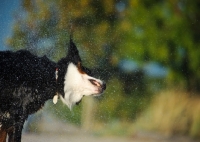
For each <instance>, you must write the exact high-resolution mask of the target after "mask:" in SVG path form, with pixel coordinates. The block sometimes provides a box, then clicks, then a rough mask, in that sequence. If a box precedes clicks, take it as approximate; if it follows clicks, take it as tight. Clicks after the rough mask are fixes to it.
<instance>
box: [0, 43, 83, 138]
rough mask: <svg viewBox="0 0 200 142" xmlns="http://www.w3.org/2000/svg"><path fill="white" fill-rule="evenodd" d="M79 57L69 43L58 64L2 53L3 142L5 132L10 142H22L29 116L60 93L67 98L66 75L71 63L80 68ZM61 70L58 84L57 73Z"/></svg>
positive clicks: (26, 54)
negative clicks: (65, 90)
mask: <svg viewBox="0 0 200 142" xmlns="http://www.w3.org/2000/svg"><path fill="white" fill-rule="evenodd" d="M80 61H81V59H80V56H79V54H78V50H77V49H76V46H75V45H74V43H73V42H72V40H70V48H69V50H68V55H67V57H65V58H63V59H61V60H60V61H59V62H58V63H54V62H52V61H50V60H49V59H48V58H47V57H46V56H44V57H37V56H35V55H33V54H31V53H30V52H29V51H25V50H20V51H17V52H11V51H1V52H0V126H1V125H2V126H1V127H0V141H3V142H4V140H3V139H5V138H3V137H5V136H3V132H5V131H6V133H8V136H9V142H20V141H21V132H22V128H23V124H24V122H25V120H26V119H27V117H28V115H29V114H32V113H34V112H36V111H38V110H39V109H40V108H41V107H42V106H43V105H44V103H45V101H47V100H48V99H52V98H53V96H54V95H55V94H56V92H58V93H59V94H61V95H63V96H64V90H63V88H64V75H65V73H66V70H67V66H68V64H69V62H73V63H75V64H77V63H78V62H80ZM56 68H58V69H59V70H58V79H57V81H56V78H55V71H56Z"/></svg>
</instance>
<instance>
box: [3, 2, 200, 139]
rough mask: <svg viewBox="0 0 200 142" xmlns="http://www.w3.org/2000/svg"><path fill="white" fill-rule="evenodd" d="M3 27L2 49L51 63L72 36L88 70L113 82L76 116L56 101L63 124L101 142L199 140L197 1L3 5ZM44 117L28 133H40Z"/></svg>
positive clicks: (52, 108) (199, 16)
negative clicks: (113, 140)
mask: <svg viewBox="0 0 200 142" xmlns="http://www.w3.org/2000/svg"><path fill="white" fill-rule="evenodd" d="M0 26H1V27H0V30H1V33H0V38H1V39H0V40H1V43H0V45H1V48H0V49H1V50H14V51H16V50H19V49H27V50H29V51H31V52H32V53H33V54H36V55H38V56H43V55H47V56H48V57H49V58H50V59H51V60H53V61H58V60H59V59H60V58H62V57H64V56H65V55H66V54H67V47H68V43H69V37H70V34H72V35H73V39H74V41H75V43H76V45H77V47H78V49H79V51H80V54H81V57H82V60H83V63H84V65H85V66H87V67H89V68H91V69H92V70H93V72H94V73H95V74H96V75H97V76H98V77H99V78H101V79H103V80H105V81H106V82H107V90H106V92H105V93H104V94H103V95H102V96H101V97H97V98H92V97H85V98H84V99H83V102H82V103H81V104H80V105H79V106H75V108H74V109H73V110H72V111H70V110H69V109H68V108H67V107H66V106H64V105H63V104H62V102H59V103H58V104H56V105H53V103H52V101H51V100H50V101H49V102H48V103H47V104H46V106H45V109H44V110H45V112H49V113H50V114H51V115H52V116H53V117H55V118H56V119H58V121H62V122H63V123H67V124H69V123H70V124H73V125H75V126H76V127H78V128H80V129H83V130H85V131H89V132H90V133H92V134H95V135H97V136H111V135H112V136H122V137H129V138H130V139H134V138H135V137H137V136H136V135H137V134H138V133H139V134H141V133H142V134H145V135H147V134H150V135H152V134H156V135H159V136H162V137H164V138H166V139H168V138H172V137H176V136H180V137H182V136H184V137H187V138H189V139H188V141H190V140H191V141H193V140H194V139H195V140H199V139H200V1H199V0H192V1H191V0H142V1H141V0H15V1H12V0H7V1H6V0H3V1H2V2H1V8H0ZM41 117H45V115H44V114H43V115H41V112H40V113H38V114H36V115H33V116H31V117H30V118H29V119H28V124H27V126H26V131H28V132H40V130H39V127H38V126H37V124H39V121H40V119H41ZM36 120H37V121H36ZM29 122H30V123H29Z"/></svg>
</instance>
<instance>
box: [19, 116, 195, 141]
mask: <svg viewBox="0 0 200 142" xmlns="http://www.w3.org/2000/svg"><path fill="white" fill-rule="evenodd" d="M42 116H45V117H41V120H40V121H39V123H38V124H37V128H35V129H36V131H35V132H24V133H23V135H22V142H44V141H47V142H55V141H57V142H80V141H81V142H179V141H181V142H197V141H195V140H191V139H190V138H188V137H183V136H175V137H164V136H161V135H158V134H154V133H144V132H138V133H136V134H134V135H133V136H129V137H119V136H99V135H95V134H94V133H92V132H87V131H85V130H82V129H81V128H79V127H77V126H74V125H71V124H66V123H63V122H61V121H60V120H57V119H56V118H54V117H53V116H52V115H49V114H48V113H45V115H44V114H43V115H42Z"/></svg>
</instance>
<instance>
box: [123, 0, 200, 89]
mask: <svg viewBox="0 0 200 142" xmlns="http://www.w3.org/2000/svg"><path fill="white" fill-rule="evenodd" d="M199 5H200V2H199V1H198V0H194V1H179V0H176V1H156V0H151V1H139V0H136V1H129V6H128V7H127V9H126V12H125V13H126V16H124V19H123V20H122V21H121V22H122V26H121V30H122V32H123V33H124V39H123V42H121V46H119V48H122V47H123V48H124V50H123V52H122V53H121V56H122V57H125V56H126V57H127V56H128V57H129V58H130V57H131V58H134V59H135V60H139V61H142V62H148V61H157V62H159V63H161V64H162V65H164V66H167V67H169V69H170V70H171V74H170V76H169V78H170V80H171V81H170V84H171V83H172V84H177V83H179V85H180V86H181V84H184V85H183V86H184V87H186V88H187V90H188V91H200V89H199V86H200V81H199V80H200V71H199V66H200V56H199V55H200V48H199V46H200V40H199V39H200V34H199V33H200V28H199V19H200V14H199V13H200V9H199ZM119 55H120V54H119Z"/></svg>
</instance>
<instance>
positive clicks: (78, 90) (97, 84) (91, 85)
mask: <svg viewBox="0 0 200 142" xmlns="http://www.w3.org/2000/svg"><path fill="white" fill-rule="evenodd" d="M105 88H106V86H105V83H103V81H101V80H99V79H96V78H94V77H92V76H89V75H88V74H86V72H84V71H83V69H82V66H81V63H80V62H79V63H78V65H77V66H76V65H75V64H74V63H69V65H68V68H67V72H66V75H65V81H64V93H65V94H64V98H63V97H61V99H62V101H63V102H64V103H65V104H66V105H67V106H68V107H69V108H70V109H71V108H72V106H73V105H74V104H76V103H78V102H80V101H81V99H82V97H83V96H89V95H95V96H96V95H99V94H101V93H102V92H103V91H104V90H105Z"/></svg>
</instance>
